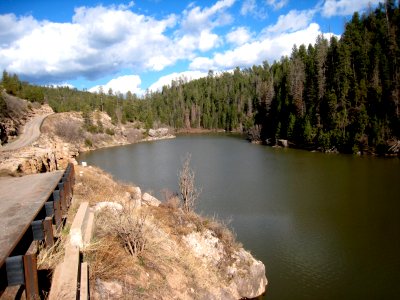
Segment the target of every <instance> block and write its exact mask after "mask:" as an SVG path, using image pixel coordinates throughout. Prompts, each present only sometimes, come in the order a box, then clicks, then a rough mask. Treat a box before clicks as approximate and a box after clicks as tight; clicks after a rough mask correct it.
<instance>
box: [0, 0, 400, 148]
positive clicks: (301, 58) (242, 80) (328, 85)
mask: <svg viewBox="0 0 400 300" xmlns="http://www.w3.org/2000/svg"><path fill="white" fill-rule="evenodd" d="M399 30H400V9H399V4H398V3H397V4H396V2H395V1H394V0H388V1H386V3H385V4H380V5H379V6H378V7H377V8H376V9H375V10H374V11H370V12H369V13H368V14H363V15H361V16H360V15H359V14H358V13H355V14H354V15H353V18H352V20H351V21H350V22H348V23H347V24H346V28H345V31H344V33H343V35H342V36H341V37H340V39H338V38H337V37H335V36H333V37H331V38H329V39H328V38H326V37H324V36H320V37H319V38H318V39H317V40H316V42H315V44H314V45H298V46H294V47H293V50H292V53H291V55H290V57H282V58H281V59H280V60H279V61H275V62H274V63H272V64H269V63H267V62H264V63H263V65H260V66H253V67H252V68H246V69H239V68H236V69H235V70H234V71H233V72H224V73H222V74H214V73H213V71H210V72H209V75H208V76H207V77H205V78H201V79H198V80H194V81H190V82H187V80H185V79H184V78H181V79H177V80H176V81H175V82H173V83H172V84H171V86H165V87H163V89H162V90H161V91H158V92H149V93H147V94H146V95H144V97H143V99H138V98H137V97H136V95H134V94H133V95H132V94H130V93H128V94H127V95H126V97H123V95H115V94H114V93H113V91H111V90H110V91H107V92H103V91H99V92H98V93H96V94H94V93H89V92H85V91H78V90H76V89H70V88H67V87H38V86H33V85H30V84H27V83H23V82H20V81H19V79H18V77H17V76H16V75H13V76H11V75H9V74H7V72H3V81H2V84H3V86H4V87H5V88H6V89H7V90H8V92H9V93H12V94H15V95H19V96H20V97H24V98H26V99H29V100H31V101H41V102H43V101H46V102H48V103H49V104H50V105H51V107H52V108H53V109H54V110H55V111H58V112H61V111H70V110H76V111H92V110H96V109H97V110H101V111H106V112H107V113H108V114H109V115H110V116H111V117H112V120H113V122H116V123H117V122H122V123H124V122H129V121H141V122H143V123H144V124H146V127H148V128H150V127H152V126H153V125H154V124H164V125H169V126H172V127H174V128H205V129H225V130H228V131H239V132H242V131H243V132H246V133H248V134H249V138H250V139H252V140H257V141H262V142H266V143H271V144H274V143H275V142H276V140H277V139H287V140H289V141H290V142H292V143H293V144H294V145H296V146H297V147H302V148H320V149H322V150H331V149H338V150H339V151H341V152H349V153H354V152H358V151H369V150H372V151H374V152H382V153H383V152H386V151H387V150H388V145H389V144H390V141H391V140H398V139H399V137H400V103H399V101H400V32H399ZM388 143H389V144H388Z"/></svg>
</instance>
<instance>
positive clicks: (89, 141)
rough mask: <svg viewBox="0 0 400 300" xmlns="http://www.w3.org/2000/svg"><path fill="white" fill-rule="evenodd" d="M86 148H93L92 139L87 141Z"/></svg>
mask: <svg viewBox="0 0 400 300" xmlns="http://www.w3.org/2000/svg"><path fill="white" fill-rule="evenodd" d="M85 146H87V147H92V146H93V143H92V140H90V139H85Z"/></svg>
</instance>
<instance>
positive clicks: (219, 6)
mask: <svg viewBox="0 0 400 300" xmlns="http://www.w3.org/2000/svg"><path fill="white" fill-rule="evenodd" d="M234 3H235V0H221V1H218V2H216V3H215V4H214V5H213V6H211V7H205V8H203V9H202V8H201V7H199V6H194V4H191V5H189V7H188V8H187V9H185V10H184V11H183V14H182V20H181V23H180V25H181V28H180V29H179V30H178V31H177V32H176V34H175V43H176V45H177V46H178V47H176V49H177V50H176V51H178V53H181V56H186V57H188V56H190V55H191V53H192V52H193V51H194V50H196V49H199V50H200V51H203V52H206V51H209V50H211V49H213V48H215V47H218V46H219V45H221V44H222V41H221V38H220V37H219V36H218V35H217V34H215V33H213V29H214V28H215V27H218V26H224V25H227V24H230V23H231V22H232V21H233V18H232V16H231V15H230V14H229V13H227V11H226V10H227V9H228V8H230V7H231V6H232V5H233V4H234Z"/></svg>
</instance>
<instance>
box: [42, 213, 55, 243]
mask: <svg viewBox="0 0 400 300" xmlns="http://www.w3.org/2000/svg"><path fill="white" fill-rule="evenodd" d="M43 229H44V239H45V241H46V247H47V248H50V247H52V246H54V235H53V218H52V217H46V219H44V220H43Z"/></svg>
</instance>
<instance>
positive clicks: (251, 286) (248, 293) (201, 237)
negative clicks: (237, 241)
mask: <svg viewBox="0 0 400 300" xmlns="http://www.w3.org/2000/svg"><path fill="white" fill-rule="evenodd" d="M183 241H184V242H185V243H186V244H187V246H188V247H189V249H190V251H191V252H192V253H193V254H194V255H195V256H196V257H198V258H199V259H201V260H202V261H203V263H204V264H207V265H211V266H214V267H216V266H218V265H221V262H222V260H224V259H226V256H227V255H228V254H227V253H226V251H225V249H224V245H223V244H222V242H221V240H220V239H218V238H217V237H216V236H214V234H213V232H212V231H210V230H204V231H203V232H192V233H190V234H188V235H186V236H184V237H183ZM231 258H232V262H231V263H230V264H229V265H228V266H227V268H226V278H229V280H230V283H229V285H228V287H227V288H223V289H221V290H220V291H219V292H218V291H215V290H214V291H213V292H212V293H211V294H210V295H208V297H210V299H242V298H255V297H258V296H260V295H262V294H263V293H264V292H265V288H266V285H267V283H268V281H267V278H266V276H265V266H264V264H263V263H262V262H261V261H259V260H256V259H255V258H254V257H253V256H252V255H251V254H250V253H249V252H247V251H246V250H244V249H243V248H239V249H238V250H236V251H235V252H234V253H233V254H231Z"/></svg>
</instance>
